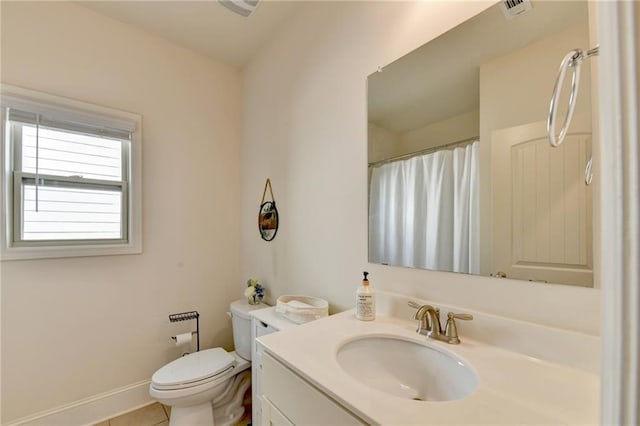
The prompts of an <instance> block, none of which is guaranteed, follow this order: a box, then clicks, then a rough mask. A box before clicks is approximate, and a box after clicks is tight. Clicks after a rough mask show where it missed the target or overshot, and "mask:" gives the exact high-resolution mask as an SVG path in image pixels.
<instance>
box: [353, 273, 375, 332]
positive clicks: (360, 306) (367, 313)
mask: <svg viewBox="0 0 640 426" xmlns="http://www.w3.org/2000/svg"><path fill="white" fill-rule="evenodd" d="M363 274H364V279H363V280H362V285H361V286H360V288H358V291H357V292H356V318H357V319H359V320H360V321H372V320H374V319H376V294H375V292H374V291H373V290H372V289H371V287H370V286H369V279H368V278H367V275H369V273H368V272H367V271H364V272H363Z"/></svg>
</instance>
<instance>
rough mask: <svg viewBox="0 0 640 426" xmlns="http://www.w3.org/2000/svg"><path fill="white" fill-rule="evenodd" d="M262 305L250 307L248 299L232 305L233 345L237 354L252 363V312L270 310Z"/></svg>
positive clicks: (237, 301)
mask: <svg viewBox="0 0 640 426" xmlns="http://www.w3.org/2000/svg"><path fill="white" fill-rule="evenodd" d="M268 307H269V306H267V305H265V304H263V303H261V304H259V305H250V304H248V303H247V300H246V299H242V300H236V301H235V302H232V303H231V322H232V324H233V344H234V346H235V347H236V353H237V354H238V355H240V356H241V357H242V358H244V359H246V360H247V361H251V315H250V312H251V311H255V310H257V309H264V308H268Z"/></svg>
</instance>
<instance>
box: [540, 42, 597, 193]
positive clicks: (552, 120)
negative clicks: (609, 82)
mask: <svg viewBox="0 0 640 426" xmlns="http://www.w3.org/2000/svg"><path fill="white" fill-rule="evenodd" d="M599 54H600V46H599V45H597V46H596V47H594V48H593V49H590V50H587V51H586V52H585V51H584V50H582V49H573V50H571V51H570V52H569V53H567V54H566V55H565V57H564V58H563V59H562V62H561V63H560V69H559V70H558V77H557V78H556V83H555V86H554V87H553V94H552V95H551V102H549V115H548V117H547V138H548V140H549V145H551V146H552V147H553V148H557V147H559V146H560V145H561V144H562V142H564V138H565V137H566V136H567V132H568V130H569V126H570V125H571V119H572V118H573V111H574V110H575V107H576V99H577V98H578V89H579V87H580V65H582V62H584V60H585V58H589V57H591V56H598V55H599ZM568 68H572V69H573V72H572V73H571V93H570V94H569V106H568V108H567V115H566V116H565V118H564V124H563V125H562V128H561V129H560V134H558V135H557V136H556V120H557V115H558V101H559V99H560V92H561V91H562V86H563V84H564V80H565V76H566V74H567V69H568ZM592 167H593V157H589V160H588V161H587V165H586V167H585V170H584V182H585V184H587V185H590V184H591V181H592V180H593V172H592Z"/></svg>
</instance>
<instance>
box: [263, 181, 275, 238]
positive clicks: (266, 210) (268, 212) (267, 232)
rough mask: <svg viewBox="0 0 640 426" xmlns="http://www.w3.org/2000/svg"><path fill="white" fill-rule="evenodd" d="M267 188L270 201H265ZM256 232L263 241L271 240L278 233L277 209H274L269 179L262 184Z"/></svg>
mask: <svg viewBox="0 0 640 426" xmlns="http://www.w3.org/2000/svg"><path fill="white" fill-rule="evenodd" d="M267 188H269V194H270V195H271V201H265V197H266V195H267ZM258 230H259V231H260V237H261V238H262V239H263V240H265V241H271V240H273V239H274V238H275V237H276V234H277V233H278V209H277V208H276V200H275V198H274V197H273V189H271V180H270V179H267V181H266V182H265V184H264V192H263V193H262V201H260V211H259V212H258Z"/></svg>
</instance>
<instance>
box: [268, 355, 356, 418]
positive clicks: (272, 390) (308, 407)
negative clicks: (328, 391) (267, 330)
mask: <svg viewBox="0 0 640 426" xmlns="http://www.w3.org/2000/svg"><path fill="white" fill-rule="evenodd" d="M262 389H263V395H262V400H263V401H265V402H266V401H269V403H270V404H271V405H273V407H275V408H276V409H277V410H279V413H281V415H282V416H283V417H284V419H286V420H287V421H289V422H290V423H292V424H294V425H305V426H307V425H317V426H331V425H336V426H338V425H339V426H349V425H363V424H366V423H364V422H363V421H361V420H360V419H359V418H358V417H356V416H355V415H353V414H351V412H349V411H347V410H346V409H345V408H344V407H342V406H341V405H340V404H338V403H337V402H335V401H334V400H332V399H330V398H329V397H327V396H326V395H325V394H324V393H322V392H321V391H320V390H318V389H316V388H315V387H314V386H312V385H311V384H310V383H308V382H307V381H306V380H304V379H302V378H301V377H300V376H298V375H297V374H295V373H294V372H292V371H291V370H289V369H288V368H287V367H285V366H284V365H283V364H281V363H280V362H279V361H276V360H275V359H274V358H273V357H271V356H270V355H269V353H267V352H265V353H263V355H262ZM263 414H264V415H265V416H266V415H267V414H266V413H264V412H263ZM270 415H271V414H270ZM265 424H266V425H268V424H269V423H268V422H267V420H266V418H263V421H262V425H265ZM283 424H287V423H283Z"/></svg>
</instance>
